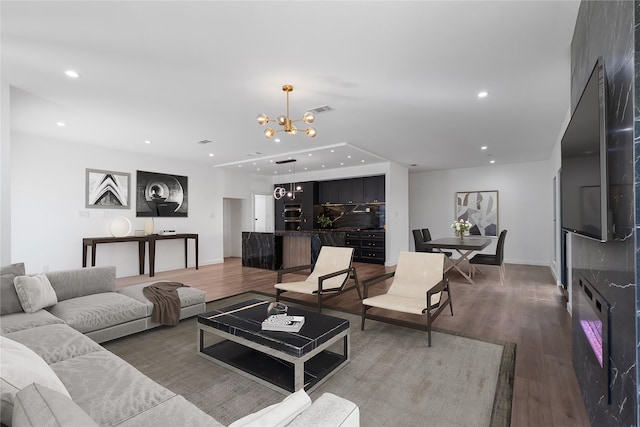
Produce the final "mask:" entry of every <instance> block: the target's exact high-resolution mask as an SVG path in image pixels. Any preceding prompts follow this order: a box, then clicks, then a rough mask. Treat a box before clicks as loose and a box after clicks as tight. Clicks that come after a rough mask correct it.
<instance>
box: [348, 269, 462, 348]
mask: <svg viewBox="0 0 640 427" xmlns="http://www.w3.org/2000/svg"><path fill="white" fill-rule="evenodd" d="M394 276H395V271H394V272H391V273H386V274H383V275H380V276H377V277H373V278H371V279H367V280H365V281H363V282H362V287H363V292H364V299H367V296H368V294H369V288H370V287H371V286H373V285H375V284H377V283H380V282H383V281H385V280H388V279H391V278H393V277H394ZM439 292H443V293H444V292H446V293H447V298H446V300H444V301H443V296H441V297H440V301H439V302H438V303H436V304H431V297H432V296H433V295H435V294H437V293H439ZM426 298H427V299H426V301H428V304H429V305H428V307H427V308H425V309H424V310H422V314H426V315H427V316H426V318H427V324H426V330H427V342H428V345H429V347H431V324H432V323H433V321H434V320H435V319H436V318H437V317H438V316H439V315H440V313H442V311H444V309H445V308H446V307H447V306H449V309H450V310H451V315H452V316H453V303H452V302H451V291H450V290H449V279H448V278H446V277H445V278H444V279H442V280H441V281H440V282H438V283H436V284H435V285H434V286H433V287H432V288H431V289H429V290H428V291H427V293H426ZM370 308H371V306H366V305H364V304H362V324H361V326H360V329H361V330H363V331H364V322H365V320H366V319H372V320H378V321H381V322H385V323H391V324H395V325H400V326H408V327H411V325H412V324H411V323H410V322H406V321H402V320H398V319H393V318H390V317H384V316H379V315H375V314H370V313H367V310H369V309H370ZM434 309H435V311H433V310H434Z"/></svg>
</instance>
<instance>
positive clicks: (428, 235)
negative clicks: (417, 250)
mask: <svg viewBox="0 0 640 427" xmlns="http://www.w3.org/2000/svg"><path fill="white" fill-rule="evenodd" d="M422 239H423V240H424V241H425V242H428V241H430V240H433V239H432V238H431V232H430V231H429V229H428V228H423V229H422ZM426 252H434V250H433V249H429V250H427V251H426ZM442 253H443V254H445V255H446V256H447V257H448V258H451V255H453V252H447V251H442Z"/></svg>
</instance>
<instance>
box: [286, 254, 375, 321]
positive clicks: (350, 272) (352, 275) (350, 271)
mask: <svg viewBox="0 0 640 427" xmlns="http://www.w3.org/2000/svg"><path fill="white" fill-rule="evenodd" d="M313 267H314V265H313V264H308V265H300V266H297V267H289V268H283V269H280V270H278V279H277V281H276V283H282V277H283V276H284V275H285V274H287V273H294V272H296V271H302V270H310V271H311V272H313ZM345 273H346V274H347V278H346V279H345V280H344V282H343V283H342V286H340V287H337V288H331V289H323V288H322V283H323V282H324V281H325V280H327V279H330V278H332V277H336V276H340V275H342V274H345ZM350 279H353V280H354V284H353V285H352V286H346V285H347V282H348V281H349V280H350ZM353 288H355V289H356V291H357V292H358V299H360V300H361V301H362V294H361V293H360V282H359V281H358V275H357V274H356V269H355V268H354V267H353V266H350V267H349V268H346V269H344V270H339V271H335V272H333V273H329V274H325V275H323V276H320V277H318V290H317V291H315V292H314V294H315V295H318V313H321V312H322V302H323V300H328V299H331V298H333V297H335V296H338V295H340V294H342V293H343V292H347V291H350V290H351V289H353ZM284 292H288V291H286V290H284V289H278V288H276V301H280V300H281V299H282V300H285V301H295V302H299V300H296V299H293V298H289V297H283V296H282V294H283V293H284ZM327 294H329V295H327Z"/></svg>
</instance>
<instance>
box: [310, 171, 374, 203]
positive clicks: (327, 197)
mask: <svg viewBox="0 0 640 427" xmlns="http://www.w3.org/2000/svg"><path fill="white" fill-rule="evenodd" d="M318 194H319V196H318V203H320V204H323V205H327V204H332V205H356V204H360V203H382V202H384V201H385V176H384V175H379V176H368V177H365V178H348V179H338V180H334V181H322V182H319V183H318Z"/></svg>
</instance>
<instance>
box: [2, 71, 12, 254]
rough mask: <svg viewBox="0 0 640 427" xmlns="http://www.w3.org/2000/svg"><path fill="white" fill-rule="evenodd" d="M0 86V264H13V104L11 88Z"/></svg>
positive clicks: (5, 85) (4, 85)
mask: <svg viewBox="0 0 640 427" xmlns="http://www.w3.org/2000/svg"><path fill="white" fill-rule="evenodd" d="M1 85H2V87H1V88H0V97H1V102H2V103H1V104H0V116H1V117H0V265H8V264H11V197H10V196H11V126H10V122H11V105H10V88H9V84H7V83H6V82H1Z"/></svg>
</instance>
